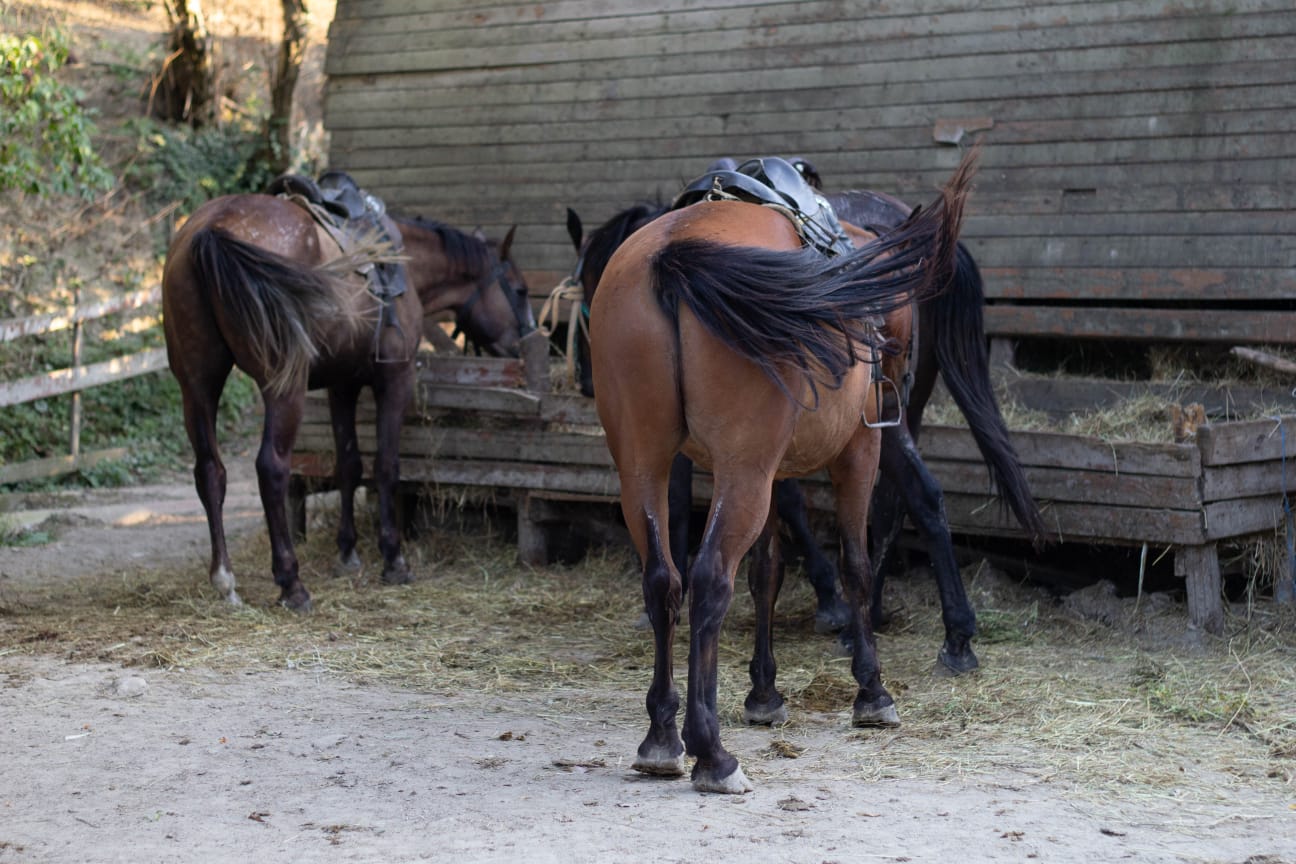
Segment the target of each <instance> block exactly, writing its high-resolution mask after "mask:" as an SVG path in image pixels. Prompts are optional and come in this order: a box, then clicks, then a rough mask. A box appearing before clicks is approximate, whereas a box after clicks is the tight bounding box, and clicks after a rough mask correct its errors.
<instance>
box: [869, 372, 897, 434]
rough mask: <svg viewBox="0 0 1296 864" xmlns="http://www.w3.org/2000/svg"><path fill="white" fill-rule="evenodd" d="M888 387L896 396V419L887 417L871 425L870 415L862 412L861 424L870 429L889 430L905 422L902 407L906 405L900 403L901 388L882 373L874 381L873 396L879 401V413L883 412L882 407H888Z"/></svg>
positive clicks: (880, 418)
mask: <svg viewBox="0 0 1296 864" xmlns="http://www.w3.org/2000/svg"><path fill="white" fill-rule="evenodd" d="M887 387H890V388H891V392H892V393H893V394H895V397H896V401H895V406H896V412H895V417H893V418H890V419H888V418H886V417H878V419H877V420H876V421H875V422H873V423H870V422H869V419H868V415H867V414H866V413H864V412H863V411H861V412H860V422H861V423H863V424H864V425H865V426H867V427H868V428H870V429H889V428H891V427H892V426H899V425H900V424H901V423H903V422H904V408H903V407H902V405H903V404H904V403H902V402H901V401H900V388H899V387H897V386H896V383H895V382H894V381H892V380H891V379H890V378H888V377H886V376H885V375H882V374H880V373H879V374H878V375H877V376H876V377H875V378H874V379H873V394H874V398H875V399H876V400H877V406H878V411H879V412H881V411H882V407H883V406H884V405H886V388H887Z"/></svg>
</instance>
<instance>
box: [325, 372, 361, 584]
mask: <svg viewBox="0 0 1296 864" xmlns="http://www.w3.org/2000/svg"><path fill="white" fill-rule="evenodd" d="M359 396H360V385H358V384H353V383H351V382H347V383H345V384H335V385H333V386H332V387H330V388H329V390H328V397H329V421H330V422H331V423H332V425H333V452H334V454H335V458H336V459H337V466H336V467H335V469H334V472H333V480H334V483H336V485H337V489H338V495H339V497H340V499H341V507H340V512H339V513H338V530H337V547H338V560H337V568H338V571H339V573H345V572H354V571H356V570H359V569H360V556H359V555H358V554H356V527H355V491H356V487H358V486H359V485H360V480H361V478H362V477H363V476H364V463H363V462H362V460H361V459H360V445H359V442H358V441H357V439H356V427H355V417H356V400H357V399H358V398H359Z"/></svg>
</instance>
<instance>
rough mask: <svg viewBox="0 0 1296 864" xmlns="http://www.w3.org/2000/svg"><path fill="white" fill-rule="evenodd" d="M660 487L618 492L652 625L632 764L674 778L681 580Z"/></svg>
mask: <svg viewBox="0 0 1296 864" xmlns="http://www.w3.org/2000/svg"><path fill="white" fill-rule="evenodd" d="M661 480H663V481H664V480H665V478H664V477H662V478H661ZM664 491H665V490H664V484H662V489H661V490H658V489H657V488H656V484H652V483H650V482H642V481H641V482H640V483H639V484H637V485H633V486H632V485H629V484H627V485H626V486H623V487H622V491H621V507H622V511H623V513H624V514H625V518H626V526H627V527H628V528H629V529H630V534H631V536H632V537H633V538H634V541H635V546H636V548H637V549H638V550H639V558H640V560H641V561H642V562H643V595H644V608H645V609H646V610H647V615H648V621H649V624H650V625H651V626H652V630H653V678H652V683H651V684H650V685H649V686H648V696H647V699H646V701H645V704H646V707H647V709H648V734H647V735H646V736H644V740H643V743H641V744H640V745H639V750H638V752H637V754H636V756H635V761H634V764H633V765H632V766H631V767H633V768H634V770H636V771H642V772H643V773H645V774H654V775H658V776H664V777H679V776H681V775H683V774H684V743H683V742H682V741H681V740H680V734H679V729H678V727H677V726H676V721H675V715H676V714H678V713H679V703H680V699H679V690H678V689H676V687H675V673H674V658H673V654H672V651H673V648H674V644H675V627H676V625H677V623H678V622H679V610H680V604H681V602H682V599H683V585H682V583H681V579H680V575H679V571H678V570H676V569H675V566H674V562H672V561H671V558H670V554H669V552H668V551H667V550H668V548H669V538H668V535H667V530H666V524H664V520H663V518H662V517H663V516H664V515H665V514H666V512H667V510H666V507H667V504H666V500H665V494H664Z"/></svg>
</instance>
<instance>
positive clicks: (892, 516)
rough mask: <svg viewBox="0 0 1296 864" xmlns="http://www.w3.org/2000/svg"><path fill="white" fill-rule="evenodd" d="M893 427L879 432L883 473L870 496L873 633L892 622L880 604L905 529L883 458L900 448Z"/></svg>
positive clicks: (902, 514) (899, 493) (895, 486)
mask: <svg viewBox="0 0 1296 864" xmlns="http://www.w3.org/2000/svg"><path fill="white" fill-rule="evenodd" d="M896 428H898V427H888V428H885V429H883V430H882V453H883V458H882V473H881V474H880V475H879V476H878V484H877V489H876V490H875V491H874V493H873V513H872V516H871V533H872V543H873V551H872V555H873V591H872V597H871V598H870V600H869V621H870V623H872V625H873V627H874V629H876V630H881V629H883V628H884V627H886V626H887V625H888V624H890V623H891V616H890V615H889V614H888V613H887V611H886V610H885V608H884V607H883V605H882V593H883V592H882V587H883V585H884V584H885V583H886V578H887V576H888V575H890V572H891V570H892V569H896V568H898V567H899V566H900V564H899V550H898V549H897V548H896V541H897V540H898V539H900V530H901V529H902V528H903V527H904V508H903V504H902V503H901V501H900V495H901V491H900V489H899V488H898V487H897V484H896V482H895V478H894V476H893V475H892V473H891V472H890V471H889V470H888V463H887V459H886V454H888V453H890V452H891V450H892V449H894V448H895V447H897V446H899V445H898V443H897V440H896V436H895V430H896Z"/></svg>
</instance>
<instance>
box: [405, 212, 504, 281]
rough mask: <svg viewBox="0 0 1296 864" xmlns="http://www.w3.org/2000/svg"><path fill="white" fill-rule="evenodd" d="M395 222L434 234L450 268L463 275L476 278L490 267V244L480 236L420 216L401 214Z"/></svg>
mask: <svg viewBox="0 0 1296 864" xmlns="http://www.w3.org/2000/svg"><path fill="white" fill-rule="evenodd" d="M396 222H397V223H398V224H402V225H413V226H414V227H415V228H418V229H420V230H422V231H427V232H429V233H432V234H435V235H436V237H437V239H438V240H440V241H441V248H442V249H443V250H445V256H446V259H447V261H448V262H449V266H450V267H451V269H455V270H458V271H459V272H460V273H461V274H463V275H464V276H467V277H469V278H477V277H479V276H481V275H482V274H483V273H486V272H487V271H488V270H489V269H490V246H489V244H488V243H487V242H486V241H484V240H482V239H481V238H480V237H474V236H473V235H472V234H466V233H464V232H463V231H460V230H459V229H458V228H455V227H453V226H450V225H447V224H446V223H444V222H440V221H437V220H435V219H424V218H423V217H422V216H402V217H400V218H398V219H397V220H396Z"/></svg>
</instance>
